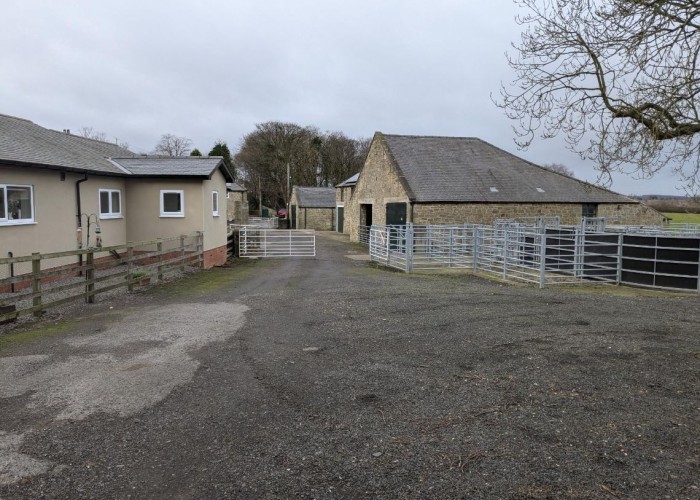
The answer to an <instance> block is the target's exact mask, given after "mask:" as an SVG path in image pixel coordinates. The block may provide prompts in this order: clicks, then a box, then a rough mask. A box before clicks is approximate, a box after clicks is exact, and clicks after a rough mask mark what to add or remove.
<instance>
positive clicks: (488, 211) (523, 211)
mask: <svg viewBox="0 0 700 500" xmlns="http://www.w3.org/2000/svg"><path fill="white" fill-rule="evenodd" d="M538 215H545V216H559V217H560V220H561V223H562V224H579V223H580V222H581V216H582V206H581V204H579V203H444V204H437V203H436V204H424V203H416V204H415V205H414V206H413V222H414V223H415V224H464V223H470V224H487V225H490V224H492V223H493V221H494V220H495V219H516V218H519V217H536V216H538ZM598 217H609V218H613V219H614V220H612V221H611V223H614V224H626V225H639V224H643V225H659V224H662V223H663V221H664V217H663V215H661V214H660V213H659V212H657V211H656V210H653V209H651V208H649V207H647V206H646V205H643V204H641V203H615V204H605V203H601V204H598Z"/></svg>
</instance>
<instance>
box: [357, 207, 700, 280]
mask: <svg viewBox="0 0 700 500" xmlns="http://www.w3.org/2000/svg"><path fill="white" fill-rule="evenodd" d="M593 227H595V225H594V224H585V225H581V226H575V227H573V226H572V227H563V226H558V227H539V226H528V225H524V224H517V223H512V222H507V221H499V224H498V225H497V226H476V225H463V226H416V225H413V224H407V225H405V226H372V228H371V231H370V247H369V251H370V258H371V259H372V260H373V261H375V262H379V263H381V264H383V265H386V266H389V267H394V268H396V269H400V270H402V271H406V272H413V271H419V270H430V269H472V270H474V271H480V272H485V273H490V274H494V275H497V276H499V277H501V278H502V279H504V280H515V281H523V282H528V283H534V284H537V285H538V286H540V287H544V286H550V285H563V284H583V283H615V284H629V285H635V286H645V287H651V288H663V289H671V290H696V291H700V237H687V236H680V235H662V236H658V235H649V234H637V233H635V234H627V233H622V232H611V231H607V232H592V230H591V229H592V228H593Z"/></svg>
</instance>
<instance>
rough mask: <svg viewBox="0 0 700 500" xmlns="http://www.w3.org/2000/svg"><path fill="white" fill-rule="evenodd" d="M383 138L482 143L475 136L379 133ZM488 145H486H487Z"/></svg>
mask: <svg viewBox="0 0 700 500" xmlns="http://www.w3.org/2000/svg"><path fill="white" fill-rule="evenodd" d="M380 134H382V135H383V136H384V137H410V138H412V139H476V140H478V141H482V139H479V138H478V137H476V136H472V135H467V136H454V135H414V134H385V133H384V132H380ZM487 144H488V143H487Z"/></svg>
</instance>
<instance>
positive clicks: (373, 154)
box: [344, 138, 410, 241]
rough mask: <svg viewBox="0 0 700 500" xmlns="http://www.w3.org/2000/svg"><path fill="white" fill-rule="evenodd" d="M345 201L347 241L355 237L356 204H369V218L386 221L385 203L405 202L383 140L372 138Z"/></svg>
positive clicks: (406, 198)
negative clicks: (358, 173)
mask: <svg viewBox="0 0 700 500" xmlns="http://www.w3.org/2000/svg"><path fill="white" fill-rule="evenodd" d="M344 203H345V229H346V232H349V234H350V240H351V241H358V240H359V234H358V227H359V225H360V223H361V221H360V205H361V204H369V205H372V222H373V223H374V224H380V225H381V224H384V223H385V222H386V204H387V203H409V199H408V194H407V193H406V190H405V189H404V186H403V184H402V182H401V179H400V177H399V173H398V170H397V169H396V168H395V167H394V164H393V160H392V158H391V156H390V153H389V152H388V149H387V147H386V145H385V144H384V141H383V140H377V139H376V138H375V140H373V141H372V145H371V146H370V149H369V153H368V154H367V159H366V160H365V165H364V167H363V169H362V173H361V174H360V178H359V179H358V181H357V185H356V186H355V192H354V193H353V194H352V196H351V198H350V200H349V201H348V202H344ZM408 212H409V214H408V216H409V221H410V210H408Z"/></svg>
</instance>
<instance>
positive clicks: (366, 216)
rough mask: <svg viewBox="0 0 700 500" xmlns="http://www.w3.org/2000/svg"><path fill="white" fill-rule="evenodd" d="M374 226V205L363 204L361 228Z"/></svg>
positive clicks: (361, 206) (361, 207)
mask: <svg viewBox="0 0 700 500" xmlns="http://www.w3.org/2000/svg"><path fill="white" fill-rule="evenodd" d="M371 225H372V205H370V204H364V203H363V204H362V205H360V226H368V227H369V226H371Z"/></svg>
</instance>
